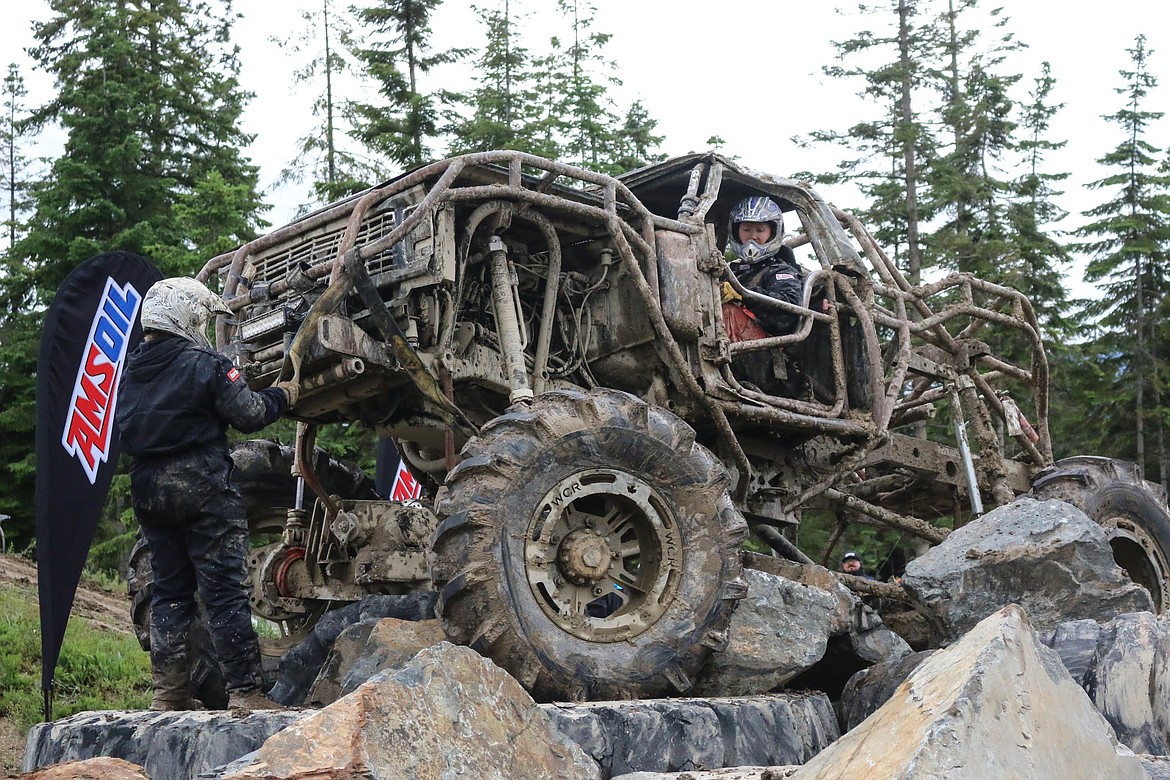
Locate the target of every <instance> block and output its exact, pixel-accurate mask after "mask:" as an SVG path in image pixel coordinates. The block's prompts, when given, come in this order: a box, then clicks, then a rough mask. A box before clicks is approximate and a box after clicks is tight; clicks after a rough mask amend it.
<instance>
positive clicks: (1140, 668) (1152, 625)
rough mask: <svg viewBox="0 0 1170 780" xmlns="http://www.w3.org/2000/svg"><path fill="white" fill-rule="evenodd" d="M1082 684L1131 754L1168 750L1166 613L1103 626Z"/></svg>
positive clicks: (1169, 629)
mask: <svg viewBox="0 0 1170 780" xmlns="http://www.w3.org/2000/svg"><path fill="white" fill-rule="evenodd" d="M1085 688H1086V690H1087V691H1088V692H1089V696H1090V697H1091V698H1092V700H1093V703H1094V704H1095V705H1096V706H1097V709H1099V710H1100V711H1101V712H1102V713H1103V714H1104V715H1105V718H1106V719H1107V720H1108V721H1109V723H1110V724H1112V726H1113V728H1114V730H1115V731H1116V732H1117V738H1118V739H1119V740H1121V742H1123V743H1125V744H1126V745H1128V746H1129V747H1130V748H1131V749H1132V750H1133V751H1134V752H1135V753H1150V754H1152V755H1160V756H1165V755H1167V754H1170V617H1163V618H1161V619H1158V618H1156V617H1154V615H1152V614H1150V613H1148V612H1142V613H1137V614H1133V615H1122V616H1120V617H1118V618H1117V619H1115V620H1113V621H1111V622H1109V623H1107V624H1105V625H1103V626H1101V630H1100V634H1099V636H1098V640H1097V652H1096V654H1095V657H1094V659H1093V664H1092V666H1091V668H1090V669H1089V670H1088V672H1087V673H1086V675H1085Z"/></svg>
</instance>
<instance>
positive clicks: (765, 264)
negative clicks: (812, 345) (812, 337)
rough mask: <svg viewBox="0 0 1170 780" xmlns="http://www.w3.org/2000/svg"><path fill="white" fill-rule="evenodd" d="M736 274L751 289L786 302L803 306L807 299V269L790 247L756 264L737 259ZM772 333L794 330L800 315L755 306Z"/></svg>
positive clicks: (732, 265)
mask: <svg viewBox="0 0 1170 780" xmlns="http://www.w3.org/2000/svg"><path fill="white" fill-rule="evenodd" d="M731 270H732V273H734V274H735V278H737V279H739V282H740V284H742V285H743V286H744V287H746V288H747V289H749V290H751V291H752V292H758V293H763V294H764V295H767V296H769V297H772V298H776V299H777V300H781V301H784V302H785V303H792V304H796V305H798V306H799V305H800V303H801V301H802V300H803V299H804V269H803V268H801V267H800V266H799V265H798V264H797V262H796V257H795V255H793V253H792V250H791V249H789V248H788V247H786V246H782V247H780V251H779V252H777V253H776V254H775V255H773V256H772V257H769V258H767V259H766V260H761V261H758V262H756V263H746V262H744V261H742V260H736V261H734V262H733V263H731ZM751 309H752V313H753V314H754V315H755V316H756V319H758V320H759V321H760V322H761V323H763V325H764V328H766V329H767V331H768V334H769V335H772V336H783V335H786V334H789V333H792V332H793V331H794V330H796V328H797V326H798V325H800V315H799V314H792V313H790V312H786V311H777V310H773V309H769V308H767V307H764V306H755V307H751Z"/></svg>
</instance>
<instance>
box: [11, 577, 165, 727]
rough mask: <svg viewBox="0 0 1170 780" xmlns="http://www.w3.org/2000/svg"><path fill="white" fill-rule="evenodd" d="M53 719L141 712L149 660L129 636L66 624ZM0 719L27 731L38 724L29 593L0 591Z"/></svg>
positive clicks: (35, 639)
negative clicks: (80, 714)
mask: <svg viewBox="0 0 1170 780" xmlns="http://www.w3.org/2000/svg"><path fill="white" fill-rule="evenodd" d="M55 681H56V689H57V693H56V696H55V698H54V702H53V717H54V718H63V717H66V716H68V715H73V714H74V713H77V712H83V711H86V710H123V709H125V710H134V709H145V708H146V707H147V706H148V705H149V704H150V692H151V682H150V656H149V655H148V654H146V653H144V652H143V651H142V649H141V648H140V647H139V646H138V642H137V640H135V638H134V636H133V635H130V634H120V633H117V632H113V631H102V630H98V629H96V628H93V627H91V626H90V625H89V624H88V623H86V622H85V620H83V619H81V618H76V617H74V618H70V620H69V626H68V628H67V629H66V631H65V643H64V645H63V646H62V648H61V658H60V660H58V662H57V671H56V675H55ZM0 715H3V716H4V717H8V718H12V719H14V720H16V721H17V723H18V725H19V726H20V727H21V728H22V729H28V728H30V727H32V726H33V725H34V724H36V723H39V722H40V721H41V715H42V697H41V627H40V614H39V611H38V608H37V601H36V598H35V597H34V595H33V593H32V591H29V590H25V589H20V588H4V589H0Z"/></svg>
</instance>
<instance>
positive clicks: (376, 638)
mask: <svg viewBox="0 0 1170 780" xmlns="http://www.w3.org/2000/svg"><path fill="white" fill-rule="evenodd" d="M445 639H446V635H445V634H444V633H443V627H442V626H441V625H439V621H438V620H434V619H432V620H419V621H411V620H397V619H395V618H382V619H380V620H378V619H369V620H362V621H359V622H357V623H354V624H353V625H351V626H349V627H348V628H346V629H345V630H344V631H342V632H341V635H340V636H338V637H337V640H336V641H335V642H334V643H333V647H332V648H331V649H330V651H329V656H328V658H327V659H326V660H325V663H324V664H323V665H322V666H321V671H320V672H318V674H317V679H316V680H314V681H313V685H312V686H311V687H310V688H309V693H308V695H307V696H306V698H305V700H306V702H307V703H308V704H311V705H314V706H319V705H325V704H332V703H333V702H335V701H337V700H338V699H339V698H341V697H342V696H344V695H346V694H347V693H352V692H353V691H355V690H357V688H358V686H359V685H361V684H362V683H364V682H367V681H368V680H369V679H370V678H372V677H373V676H374V675H376V674H378V673H379V672H382V671H385V670H386V669H396V668H398V667H400V666H402V665H403V664H405V663H406V662H407V661H409V660H410V659H411V658H413V657H414V655H415V654H416V653H418V652H419V651H420V650H422V649H423V648H426V647H431V646H432V645H436V644H438V643H439V642H442V641H444V640H445Z"/></svg>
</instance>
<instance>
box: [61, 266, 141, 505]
mask: <svg viewBox="0 0 1170 780" xmlns="http://www.w3.org/2000/svg"><path fill="white" fill-rule="evenodd" d="M141 303H142V296H141V295H139V293H138V291H137V290H135V289H134V287H133V286H132V285H130V284H127V285H126V286H125V287H120V286H119V285H118V283H117V282H115V281H114V280H113V279H107V280H106V289H105V292H103V293H102V299H101V303H100V304H99V305H98V308H97V313H96V314H94V318H93V324H92V325H91V326H90V329H89V339H88V340H87V341H86V343H85V350H84V351H83V352H82V353H81V356H82V357H81V365H80V366H78V367H77V380H76V381H75V382H74V384H73V398H72V400H71V401H70V402H69V413H68V415H67V416H66V418H65V431H64V433H63V434H62V436H61V445H62V446H63V447H65V450H66V451H67V452H68V453H69V454H70V455H72V456H74V457H76V458H77V459H78V460H79V461H80V462H81V466H82V468H84V469H85V473H86V475H88V476H89V482H90V484H91V485H92V484H93V483H94V481H96V480H97V473H98V469H99V468H101V464H103V463H105V462H106V460H107V458H108V457H109V454H110V439H111V437H110V432H111V429H112V427H113V422H114V407H115V405H116V403H117V399H118V380H119V379H121V377H122V364H123V363H124V362H125V360H126V350H127V347H128V346H129V341H130V330H131V328H133V327H134V318H135V317H136V316H137V315H138V306H139V304H141Z"/></svg>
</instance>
